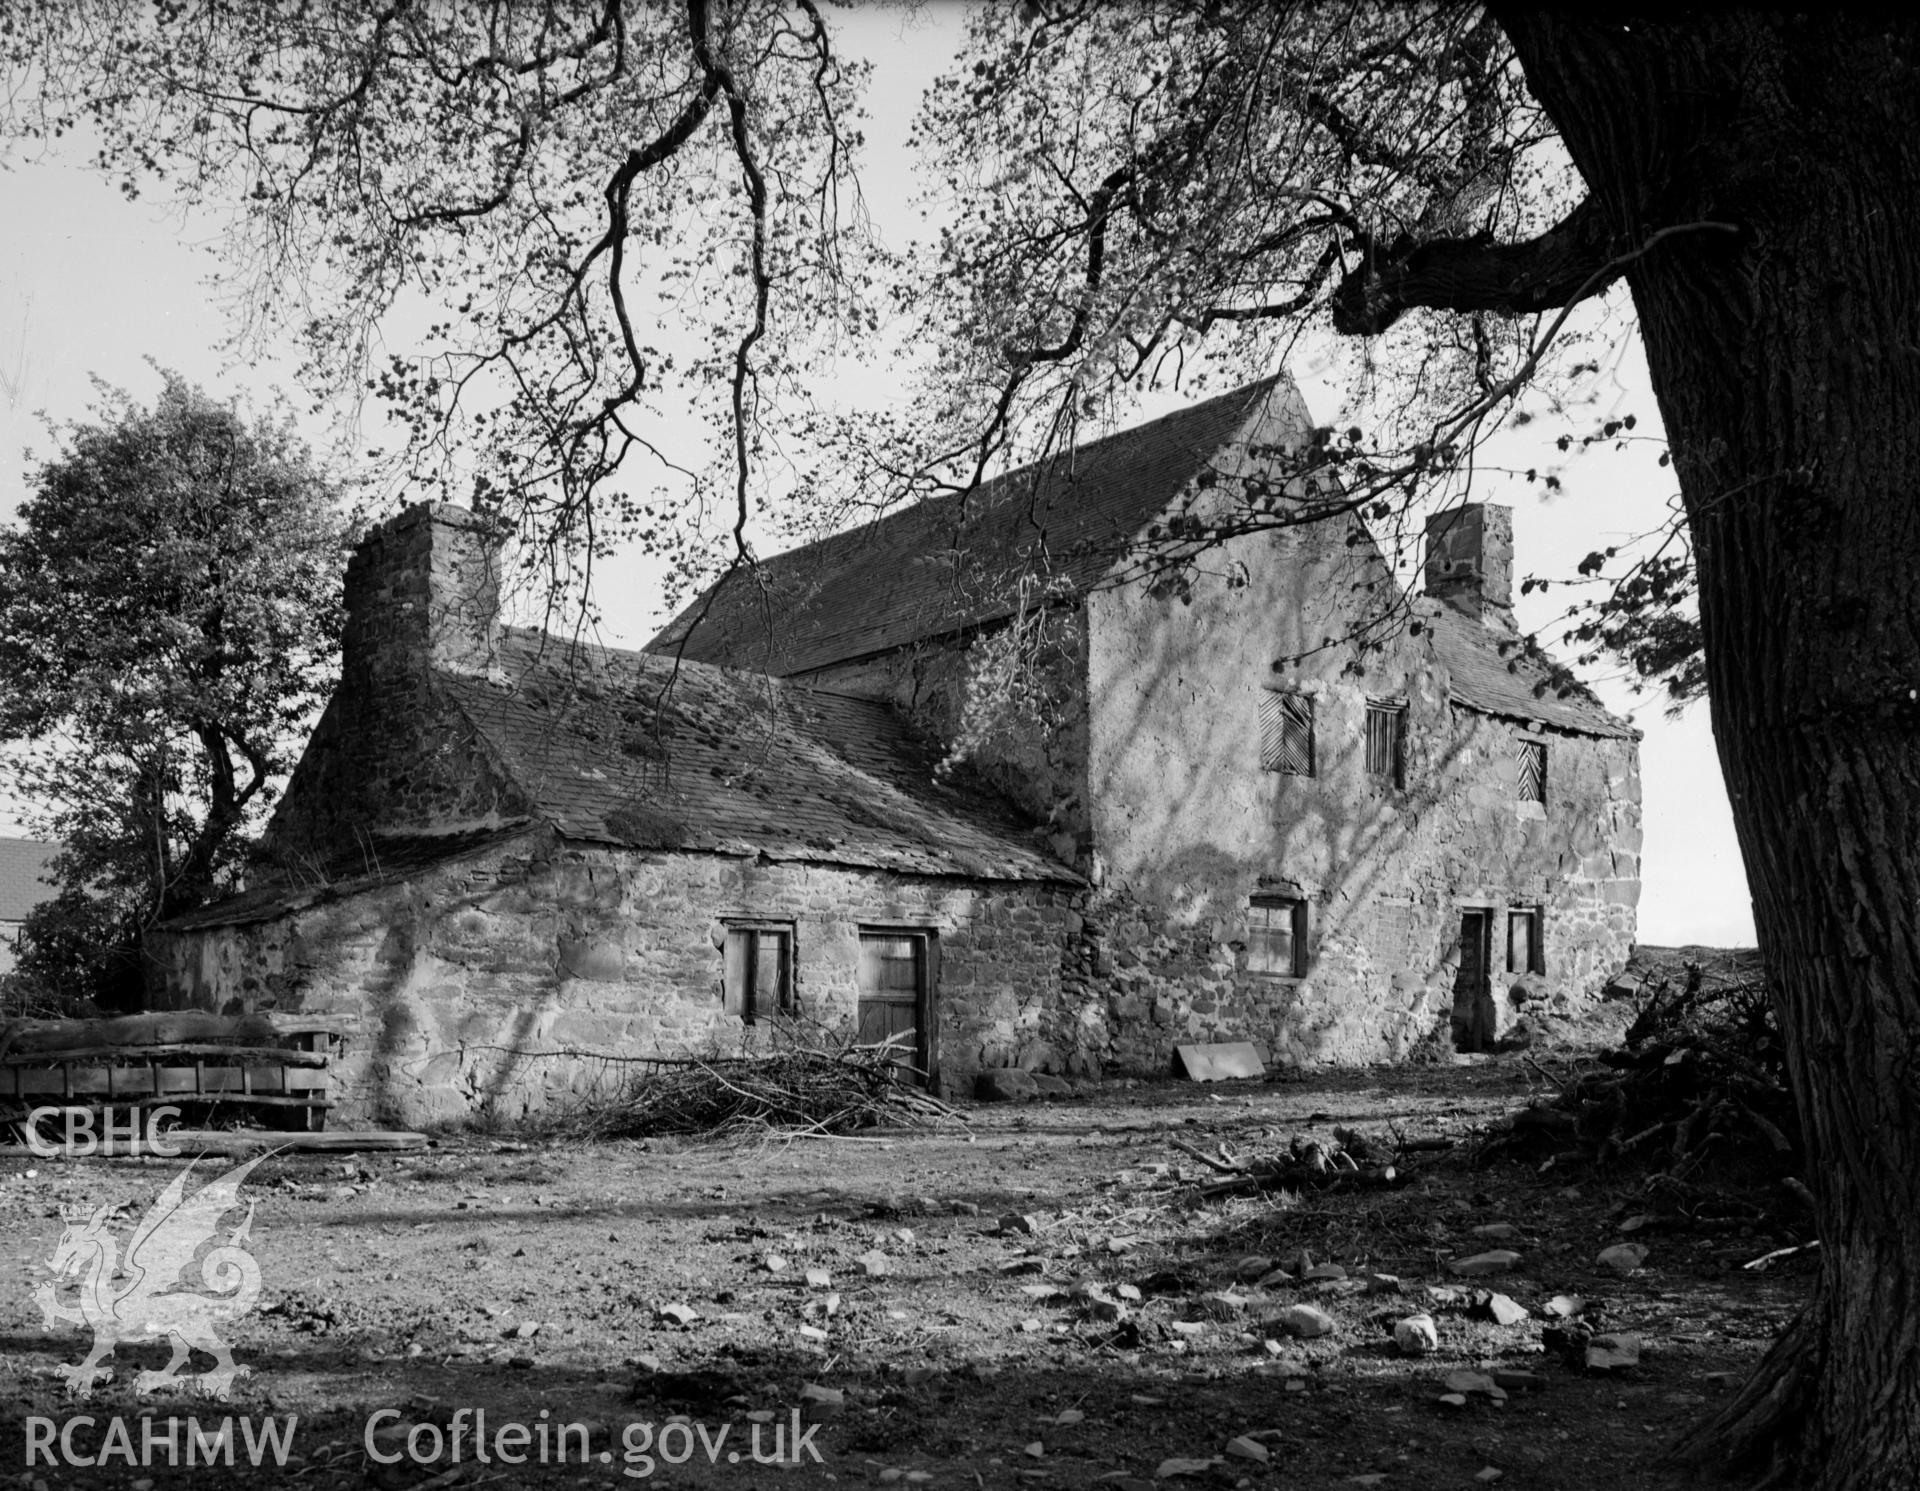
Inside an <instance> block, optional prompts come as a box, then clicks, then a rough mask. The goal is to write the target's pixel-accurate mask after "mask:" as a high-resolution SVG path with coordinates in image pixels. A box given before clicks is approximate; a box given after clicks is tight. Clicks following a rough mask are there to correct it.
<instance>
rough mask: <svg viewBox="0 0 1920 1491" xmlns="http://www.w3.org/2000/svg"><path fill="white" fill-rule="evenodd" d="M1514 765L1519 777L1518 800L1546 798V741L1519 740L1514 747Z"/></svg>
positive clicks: (1541, 799)
mask: <svg viewBox="0 0 1920 1491" xmlns="http://www.w3.org/2000/svg"><path fill="white" fill-rule="evenodd" d="M1514 766H1515V769H1516V771H1517V773H1518V775H1519V779H1520V801H1522V802H1545V801H1546V800H1547V743H1546V742H1545V741H1544V740H1521V741H1519V742H1517V743H1516V744H1515V747H1514Z"/></svg>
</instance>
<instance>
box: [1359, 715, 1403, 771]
mask: <svg viewBox="0 0 1920 1491" xmlns="http://www.w3.org/2000/svg"><path fill="white" fill-rule="evenodd" d="M1406 736H1407V706H1406V705H1404V704H1391V703H1376V702H1375V701H1373V700H1371V699H1369V700H1368V701H1367V775H1368V776H1371V777H1378V778H1379V779H1380V780H1381V781H1383V782H1387V783H1389V784H1391V785H1392V786H1395V787H1402V786H1405V785H1406Z"/></svg>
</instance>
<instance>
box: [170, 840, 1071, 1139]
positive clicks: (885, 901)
mask: <svg viewBox="0 0 1920 1491" xmlns="http://www.w3.org/2000/svg"><path fill="white" fill-rule="evenodd" d="M1071 901H1072V897H1071V895H1070V894H1069V893H1068V892H1065V891H1062V890H1056V889H1054V888H1051V887H1043V886H1036V885H1024V884H1013V883H975V882H961V881H944V880H933V879H927V878H918V877H907V876H897V875H891V874H886V873H881V872H875V871H864V870H854V869H846V868H840V867H835V866H823V865H799V864H775V865H762V864H759V863H756V862H755V861H752V860H745V859H731V858H725V857H722V856H718V855H697V854H674V853H654V852H642V851H634V850H622V849H612V848H603V847H597V846H585V845H577V844H569V843H566V842H564V841H560V840H558V839H557V838H555V837H554V836H552V835H550V834H547V833H545V832H540V833H530V834H526V835H522V836H519V837H517V838H513V839H510V840H508V841H507V842H506V844H505V845H503V846H498V847H495V848H493V849H490V850H488V851H485V852H482V853H477V854H474V855H470V856H467V857H465V858H462V859H459V860H455V861H452V862H447V863H442V864H440V865H438V866H436V867H434V868H432V869H430V870H426V871H422V872H418V873H416V874H414V875H412V876H411V877H409V878H407V879H405V880H401V881H396V882H394V883H390V884H385V885H379V886H372V887H368V888H364V889H360V890H357V891H354V892H352V893H350V894H344V895H341V896H339V897H337V898H335V899H331V900H326V901H323V902H321V903H319V904H316V905H312V906H309V907H306V908H304V909H301V910H296V911H291V912H287V913H284V914H282V915H280V916H278V917H276V918H274V919H272V920H269V921H264V922H257V923H252V924H246V925H235V926H216V927H207V928H199V929H194V930H191V931H170V932H166V933H163V934H160V935H158V936H157V937H156V938H155V939H154V941H153V945H152V951H153V954H154V956H155V957H156V959H157V960H158V961H159V962H160V964H161V965H162V977H161V978H160V979H159V980H157V986H158V987H161V988H163V989H165V990H166V991H167V993H168V998H169V999H170V1001H171V1002H172V1003H174V1004H175V1005H178V1006H186V1007H201V1008H208V1009H215V1010H226V1011H235V1012H237V1011H242V1010H256V1009H280V1010H303V1011H325V1012H329V1013H345V1014H351V1015H355V1016H357V1017H358V1018H359V1020H360V1026H361V1029H360V1034H359V1035H358V1036H357V1037H355V1038H354V1039H353V1040H352V1041H351V1043H350V1045H349V1048H348V1051H347V1054H346V1057H345V1059H344V1062H343V1063H342V1065H341V1066H340V1067H338V1068H337V1069H336V1079H337V1080H336V1089H337V1098H338V1101H339V1105H340V1106H339V1107H337V1108H336V1110H335V1113H334V1118H335V1120H336V1121H338V1122H341V1123H344V1124H355V1123H363V1124H364V1123H380V1124H405V1125H422V1124H446V1123H460V1122H467V1121H471V1120H475V1119H483V1120H491V1121H501V1122H511V1121H512V1120H514V1119H516V1118H519V1117H522V1116H524V1115H526V1114H528V1113H531V1112H535V1111H538V1110H540V1109H542V1108H544V1107H546V1106H547V1105H548V1104H550V1103H553V1102H555V1101H557V1100H564V1099H566V1098H567V1097H570V1096H572V1095H576V1094H578V1093H581V1092H584V1091H588V1090H590V1089H592V1088H593V1087H594V1086H595V1084H599V1083H605V1082H607V1081H608V1080H609V1078H610V1075H615V1074H617V1069H610V1068H609V1067H608V1066H607V1065H606V1063H604V1062H600V1061H596V1060H593V1059H591V1058H590V1057H587V1056H582V1055H577V1054H576V1055H570V1056H564V1057H557V1056H548V1057H539V1056H536V1055H533V1054H530V1053H539V1052H550V1053H551V1052H576V1053H579V1052H598V1053H608V1054H618V1055H626V1056H636V1055H671V1054H675V1053H685V1052H690V1051H698V1050H703V1049H710V1048H714V1047H718V1048H721V1049H735V1048H737V1047H739V1046H740V1045H741V1044H742V1042H743V1041H744V1042H747V1043H749V1044H751V1043H753V1042H755V1041H759V1042H765V1041H766V1040H768V1039H769V1038H770V1027H769V1026H768V1025H767V1024H765V1023H762V1024H760V1025H757V1026H755V1027H752V1028H751V1029H749V1028H748V1027H746V1026H744V1025H743V1024H742V1022H741V1021H740V1020H739V1018H738V1017H736V1016H733V1015H729V1014H727V1013H726V1012H725V1011H724V1009H723V1008H722V1004H721V962H722V959H721V943H722V940H723V938H724V934H725V926H726V923H727V921H728V920H729V919H751V920H755V921H775V922H779V921H788V922H791V923H792V924H793V928H794V944H793V946H794V965H795V978H796V995H797V999H798V1003H799V1009H800V1012H801V1014H802V1016H803V1017H804V1019H806V1020H808V1021H816V1022H819V1024H821V1025H822V1026H824V1027H826V1029H827V1030H828V1031H831V1032H835V1033H840V1034H850V1033H851V1032H852V1031H853V1029H854V1028H855V1018H856V1010H857V1002H858V993H857V977H858V967H859V935H860V931H861V928H862V927H877V928H917V929H926V930H929V931H932V932H933V933H935V935H936V939H937V945H938V965H937V966H938V1001H937V1011H936V1020H937V1026H936V1029H937V1052H938V1073H937V1076H938V1080H939V1082H940V1084H941V1086H942V1087H943V1088H944V1089H945V1090H947V1091H949V1092H952V1091H964V1090H968V1089H969V1088H970V1086H971V1082H972V1079H973V1077H974V1075H975V1074H976V1073H977V1072H978V1071H979V1070H980V1069H981V1068H982V1067H983V1066H1003V1065H1011V1064H1016V1063H1023V1064H1026V1065H1029V1066H1040V1065H1045V1064H1048V1061H1049V1054H1050V1053H1051V1052H1052V1050H1053V1047H1052V1045H1051V1043H1050V1041H1049V1035H1050V1034H1051V1033H1052V1031H1053V1028H1054V1025H1055V1023H1056V1019H1055V1017H1056V1013H1057V1010H1058V1007H1059V970H1060V964H1061V947H1062V945H1063V943H1064V942H1065V941H1066V939H1067V938H1068V937H1069V936H1070V935H1072V933H1073V932H1074V931H1075V930H1076V929H1077V927H1078V917H1077V916H1076V914H1075V912H1074V910H1073V908H1072V905H1071ZM1043 1048H1044V1049H1043Z"/></svg>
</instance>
